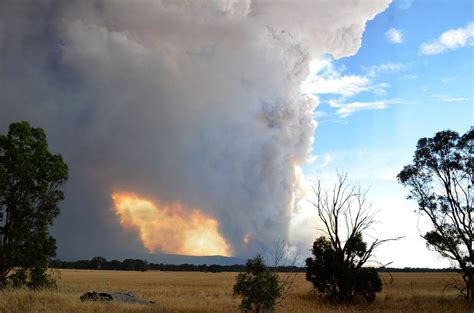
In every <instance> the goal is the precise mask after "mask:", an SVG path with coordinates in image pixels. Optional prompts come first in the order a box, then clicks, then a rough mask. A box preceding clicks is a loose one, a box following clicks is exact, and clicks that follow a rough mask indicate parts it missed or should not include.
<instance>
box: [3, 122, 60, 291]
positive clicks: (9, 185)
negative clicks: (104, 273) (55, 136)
mask: <svg viewBox="0 0 474 313" xmlns="http://www.w3.org/2000/svg"><path fill="white" fill-rule="evenodd" d="M67 178H68V167H67V165H66V164H65V163H64V161H63V158H62V157H61V155H59V154H53V153H51V152H49V150H48V144H47V141H46V134H45V133H44V131H43V130H42V129H41V128H33V127H31V126H30V125H29V123H28V122H19V123H13V124H11V125H10V127H9V131H8V134H7V135H0V210H1V211H2V213H4V217H3V222H2V223H1V224H0V286H6V285H7V284H8V283H12V284H13V285H16V286H21V285H25V284H26V285H28V286H31V287H39V286H43V285H46V284H48V277H47V274H46V269H47V266H48V260H49V258H50V257H52V256H55V254H56V240H55V239H54V238H53V237H52V236H50V235H49V231H48V228H49V226H51V225H52V223H53V219H54V218H55V217H56V216H57V215H58V214H59V207H58V203H59V202H60V201H61V200H63V199H64V194H63V192H62V191H61V187H62V185H63V184H64V183H65V182H66V180H67Z"/></svg>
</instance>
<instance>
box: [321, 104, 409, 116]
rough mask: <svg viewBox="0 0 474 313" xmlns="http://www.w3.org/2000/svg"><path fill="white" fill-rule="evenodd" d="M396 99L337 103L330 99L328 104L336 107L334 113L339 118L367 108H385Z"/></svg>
mask: <svg viewBox="0 0 474 313" xmlns="http://www.w3.org/2000/svg"><path fill="white" fill-rule="evenodd" d="M399 102H400V101H399V100H397V99H390V100H378V101H371V102H358V101H357V102H351V103H339V102H337V101H336V100H330V101H329V105H330V106H331V107H333V108H337V110H336V114H337V115H338V116H339V117H340V118H346V117H348V116H350V115H352V114H353V113H355V112H359V111H367V110H381V109H386V108H388V107H389V105H391V104H395V103H399Z"/></svg>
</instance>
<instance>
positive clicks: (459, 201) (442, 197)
mask: <svg viewBox="0 0 474 313" xmlns="http://www.w3.org/2000/svg"><path fill="white" fill-rule="evenodd" d="M397 178H398V180H399V182H400V183H401V184H402V185H404V186H405V187H408V188H409V190H410V194H409V196H408V199H413V200H415V201H417V203H418V210H419V212H420V213H421V214H423V215H425V216H427V217H428V219H429V221H430V222H431V226H432V229H431V230H430V231H428V232H426V233H425V234H424V235H422V237H423V238H424V239H425V240H426V243H427V245H428V246H429V247H431V248H433V249H434V250H436V251H437V252H438V253H440V254H441V255H442V256H443V257H445V258H448V259H450V260H451V261H452V262H454V263H455V264H457V266H459V269H460V272H461V274H462V277H463V279H464V282H465V286H464V287H463V288H461V287H459V286H455V287H456V288H458V289H459V290H460V291H461V292H462V293H463V294H464V295H465V297H466V299H468V300H469V301H474V267H473V263H474V252H473V244H472V243H473V240H474V225H473V207H472V201H473V187H472V184H473V180H474V129H473V128H471V130H470V131H468V132H467V133H466V134H464V135H462V136H460V135H459V134H458V133H457V132H454V131H450V130H447V131H442V132H438V133H436V135H435V136H434V137H433V138H421V139H420V140H419V141H418V144H417V146H416V151H415V155H414V157H413V163H412V164H410V165H407V166H405V167H404V168H403V170H402V171H401V172H400V173H399V174H398V176H397Z"/></svg>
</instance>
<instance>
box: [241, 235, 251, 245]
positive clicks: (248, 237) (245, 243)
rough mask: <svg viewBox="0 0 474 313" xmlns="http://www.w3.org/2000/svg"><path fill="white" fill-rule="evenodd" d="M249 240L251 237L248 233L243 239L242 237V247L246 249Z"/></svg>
mask: <svg viewBox="0 0 474 313" xmlns="http://www.w3.org/2000/svg"><path fill="white" fill-rule="evenodd" d="M251 239H252V236H251V235H250V233H247V234H245V235H244V237H242V242H243V244H244V246H246V247H248V245H249V243H250V240H251Z"/></svg>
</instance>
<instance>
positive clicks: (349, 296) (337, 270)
mask: <svg viewBox="0 0 474 313" xmlns="http://www.w3.org/2000/svg"><path fill="white" fill-rule="evenodd" d="M355 241H357V243H356V245H357V246H358V247H357V248H355V249H353V250H351V248H348V249H346V250H345V251H342V250H337V249H335V248H334V247H333V246H332V244H331V242H330V241H329V240H327V239H326V238H324V237H319V238H318V239H317V240H316V241H315V242H314V244H313V249H312V254H313V257H312V258H308V259H307V260H306V266H307V271H306V279H307V280H308V281H310V282H311V283H312V284H313V286H314V288H315V289H316V290H317V291H318V292H319V293H320V294H323V295H325V296H326V297H327V299H328V300H330V301H331V302H335V303H350V302H353V301H354V299H356V298H357V296H360V297H362V298H364V299H365V300H366V301H368V302H372V301H373V300H374V299H375V294H376V293H377V292H380V291H381V290H382V281H381V280H380V277H379V276H378V273H377V270H376V269H375V268H367V267H360V266H358V264H356V263H355V262H353V256H355V255H358V256H361V255H363V254H364V253H366V252H367V250H366V249H367V248H366V244H365V243H364V242H363V241H362V238H361V237H360V236H357V237H356V239H355Z"/></svg>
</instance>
